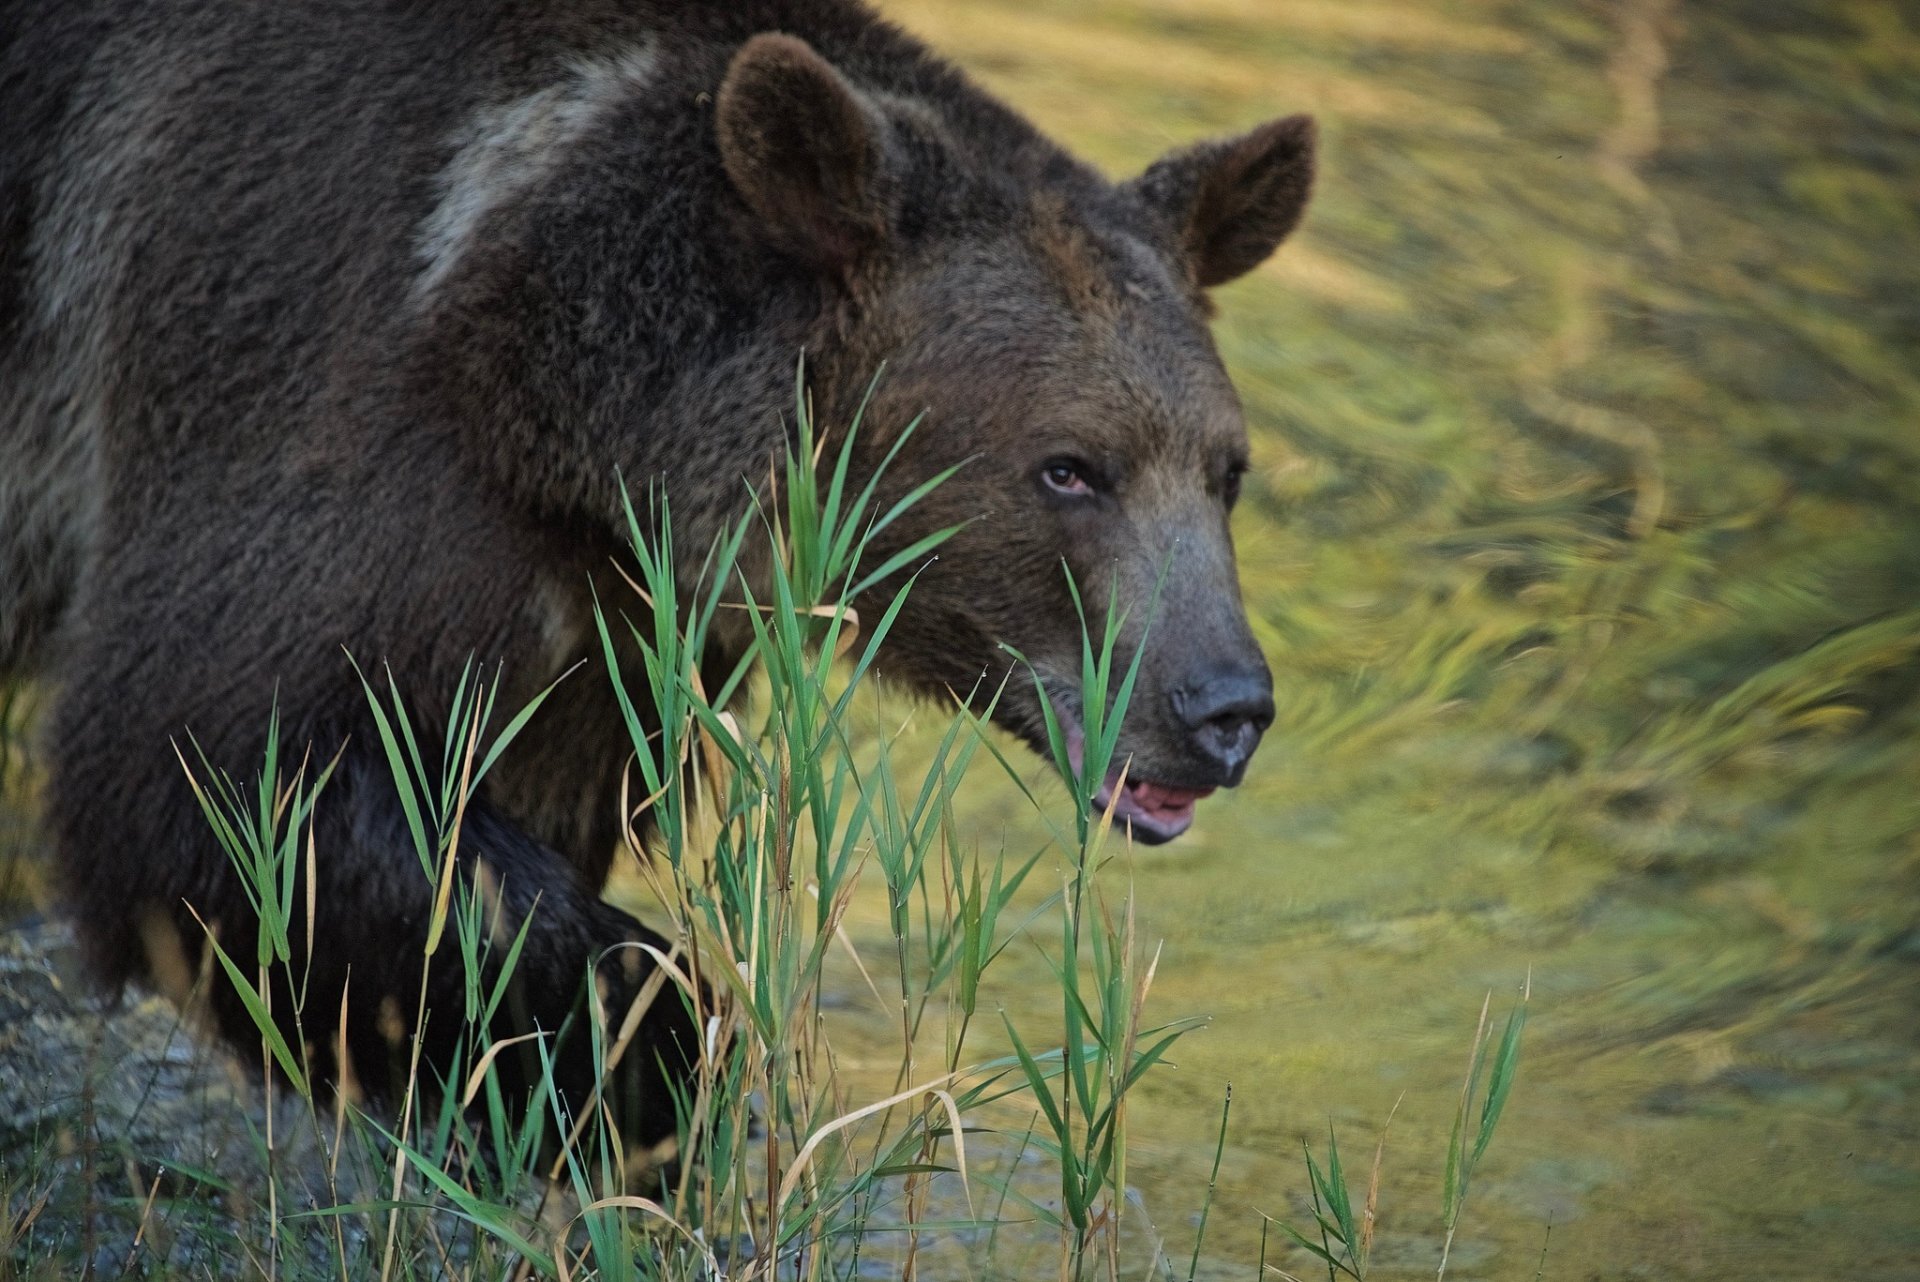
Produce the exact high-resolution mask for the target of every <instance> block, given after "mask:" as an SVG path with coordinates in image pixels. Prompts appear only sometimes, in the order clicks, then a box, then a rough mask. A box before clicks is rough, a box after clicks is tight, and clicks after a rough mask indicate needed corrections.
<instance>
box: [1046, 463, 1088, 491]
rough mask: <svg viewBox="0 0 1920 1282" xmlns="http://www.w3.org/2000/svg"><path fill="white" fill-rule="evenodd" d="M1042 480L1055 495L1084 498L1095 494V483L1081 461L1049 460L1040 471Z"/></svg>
mask: <svg viewBox="0 0 1920 1282" xmlns="http://www.w3.org/2000/svg"><path fill="white" fill-rule="evenodd" d="M1040 479H1041V481H1042V482H1044V483H1045V484H1046V487H1047V488H1048V489H1050V490H1052V491H1053V492H1054V493H1055V494H1064V495H1066V496H1068V497H1070V498H1084V497H1086V496H1087V495H1089V494H1092V493H1093V481H1092V479H1091V477H1090V476H1089V473H1088V468H1087V465H1086V464H1085V463H1082V462H1081V461H1080V460H1079V459H1073V458H1056V459H1048V460H1047V462H1046V465H1045V466H1044V467H1042V468H1041V469H1040Z"/></svg>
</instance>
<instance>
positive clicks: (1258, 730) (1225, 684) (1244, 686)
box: [1172, 664, 1273, 788]
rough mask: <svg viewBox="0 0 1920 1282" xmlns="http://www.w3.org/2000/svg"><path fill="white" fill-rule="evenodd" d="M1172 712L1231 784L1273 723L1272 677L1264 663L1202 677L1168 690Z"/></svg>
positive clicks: (1223, 780)
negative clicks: (1262, 735)
mask: <svg viewBox="0 0 1920 1282" xmlns="http://www.w3.org/2000/svg"><path fill="white" fill-rule="evenodd" d="M1172 699H1173V713H1174V715H1175V716H1176V717H1178V718H1179V719H1180V724H1181V725H1183V726H1185V727H1186V728H1187V732H1188V734H1189V735H1190V736H1191V738H1192V741H1193V745H1194V747H1195V748H1197V749H1199V751H1200V753H1201V755H1202V756H1204V757H1206V758H1207V759H1208V760H1209V761H1210V762H1211V763H1212V764H1213V765H1214V766H1215V767H1216V768H1217V769H1218V770H1219V771H1220V773H1221V776H1222V779H1221V782H1222V784H1223V785H1224V786H1225V787H1228V788H1231V787H1233V786H1234V785H1235V784H1237V783H1239V782H1240V776H1241V775H1242V774H1244V773H1245V772H1246V768H1247V761H1248V760H1249V759H1250V758H1251V757H1252V756H1253V750H1254V749H1255V748H1256V747H1258V746H1259V744H1260V736H1261V734H1262V733H1264V732H1265V730H1266V728H1267V727H1268V726H1270V725H1272V724H1273V678H1272V677H1271V676H1269V675H1268V673H1267V668H1266V665H1265V664H1261V665H1260V666H1259V667H1258V668H1235V669H1231V670H1227V671H1220V672H1215V673H1212V674H1210V675H1207V676H1203V677H1202V678H1201V679H1200V680H1198V681H1195V682H1193V683H1191V684H1189V685H1185V686H1181V687H1179V688H1177V689H1175V690H1174V691H1173V694H1172Z"/></svg>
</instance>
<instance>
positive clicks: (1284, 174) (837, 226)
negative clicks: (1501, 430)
mask: <svg viewBox="0 0 1920 1282" xmlns="http://www.w3.org/2000/svg"><path fill="white" fill-rule="evenodd" d="M945 88H946V90H947V91H946V92H942V91H941V86H939V85H935V86H934V89H933V91H932V92H926V91H925V89H924V87H919V91H914V90H915V89H916V87H914V86H903V87H902V88H901V90H900V91H898V92H896V91H892V90H881V89H876V88H873V87H870V86H866V85H861V86H856V84H855V83H854V81H853V79H852V78H851V77H849V76H848V75H845V74H843V73H842V72H841V71H839V70H838V69H836V68H835V67H834V66H833V65H832V64H831V63H829V62H828V61H827V60H826V59H824V58H822V57H821V56H820V55H819V54H818V53H816V52H815V51H814V49H813V48H812V47H810V46H809V45H807V44H806V43H804V42H802V41H800V40H797V39H795V38H792V37H789V36H783V35H762V36H757V37H755V38H754V39H752V40H750V41H748V42H747V43H746V44H745V45H744V47H742V48H741V49H740V50H739V51H738V53H737V54H735V56H734V57H733V60H732V63H731V65H730V66H729V68H728V70H727V74H726V78H725V80H724V82H723V84H722V87H721V89H720V92H719V94H718V96H717V101H716V103H715V130H716V140H717V143H718V146H719V148H720V153H721V158H722V161H723V163H724V165H725V168H726V172H727V176H728V178H729V179H730V180H731V182H732V185H733V187H734V188H735V190H736V192H737V193H738V195H739V197H740V198H741V201H742V203H743V205H744V206H745V209H746V210H747V211H748V215H749V217H750V218H751V226H752V234H754V235H757V236H760V237H762V238H763V239H764V241H765V242H766V243H768V244H770V245H773V246H776V247H777V248H778V251H779V252H781V253H783V254H785V255H787V256H789V257H791V258H792V259H794V260H797V261H799V262H802V263H804V264H806V265H807V266H808V267H809V268H810V269H811V270H813V271H815V272H817V273H818V274H819V276H820V277H821V278H822V280H823V281H824V282H826V284H827V287H828V291H829V293H830V295H831V296H832V297H833V299H834V302H833V303H832V304H831V310H832V311H833V312H834V315H835V318H836V319H835V323H834V327H833V341H832V342H831V344H830V345H829V350H827V351H824V352H819V353H810V354H809V362H810V367H811V372H812V374H813V375H814V378H815V380H816V386H815V392H816V395H817V397H818V398H819V401H820V405H821V408H822V410H823V412H824V413H823V416H826V417H830V418H832V419H833V420H835V421H841V422H844V421H845V420H846V419H847V417H849V416H850V415H851V412H852V410H853V408H854V406H855V405H856V404H857V403H858V401H859V400H860V398H861V396H862V395H863V394H864V393H865V392H866V389H867V385H868V380H869V377H870V376H871V375H872V373H873V371H874V370H875V369H876V368H877V367H879V366H881V365H882V364H883V363H884V365H885V371H886V372H885V374H884V376H883V377H882V378H881V379H880V380H879V383H878V386H877V390H876V391H875V392H874V393H873V401H872V403H871V404H870V405H869V406H868V407H867V409H866V413H865V419H864V421H865V423H866V424H868V425H870V426H869V428H867V429H863V432H862V437H863V438H864V439H859V440H856V442H855V448H856V450H857V451H858V452H859V454H858V457H859V458H860V460H861V465H862V466H864V467H866V468H867V469H868V470H869V471H871V470H872V469H874V468H876V467H878V465H879V462H880V460H881V458H882V457H883V456H884V455H885V454H886V453H887V452H888V451H889V450H890V449H891V448H893V446H894V445H895V444H896V437H895V436H893V435H891V434H890V433H889V430H888V429H891V430H893V431H897V429H898V428H899V427H900V426H901V425H903V424H905V423H907V422H908V421H910V420H911V419H913V418H914V417H915V416H916V415H918V414H920V413H921V412H922V411H925V413H926V420H925V421H924V422H923V423H922V424H921V426H920V427H919V428H917V429H916V430H915V432H914V433H913V434H912V435H911V436H910V437H909V438H908V439H907V440H906V442H905V443H904V444H903V445H902V446H901V448H900V450H899V453H898V455H897V456H896V457H895V458H894V460H893V462H892V464H891V465H890V467H889V468H888V469H887V471H886V474H885V478H884V482H883V492H884V493H885V494H886V495H887V496H888V497H889V498H891V497H897V496H898V495H900V494H903V493H905V492H907V491H908V490H910V489H911V488H913V487H914V486H916V485H918V484H919V483H920V482H921V481H923V480H925V479H926V478H928V477H930V476H933V475H935V474H936V473H937V472H939V471H941V470H942V469H945V468H947V467H949V466H951V465H953V464H960V467H959V470H958V471H957V472H956V473H955V475H954V476H953V477H952V478H951V479H949V480H948V481H946V482H945V483H944V484H943V485H941V486H940V487H939V488H937V489H936V490H935V491H934V492H933V493H932V494H931V496H929V497H928V498H926V499H924V500H923V501H922V502H921V503H920V504H919V505H918V506H917V507H915V508H914V509H913V510H912V512H911V514H910V515H909V516H908V517H906V518H903V520H902V521H900V522H899V523H897V525H896V527H895V528H892V529H889V530H888V531H887V532H886V535H885V538H884V542H885V544H886V547H887V548H898V547H904V546H907V545H908V544H909V543H910V542H911V541H912V540H914V539H915V538H917V537H919V536H920V535H922V534H924V533H926V532H927V531H929V530H935V529H940V528H943V527H946V526H949V525H956V524H958V525H962V526H963V528H962V529H961V530H960V532H959V533H958V534H957V535H956V536H955V537H954V538H953V539H952V540H951V541H950V542H948V543H947V544H946V545H945V546H944V547H942V549H941V550H940V552H939V554H938V558H937V560H936V561H934V562H933V563H932V564H930V565H928V566H926V567H925V568H924V569H923V570H922V572H921V574H920V577H919V579H918V580H917V582H916V583H915V585H914V587H913V589H912V592H911V594H910V597H909V599H908V602H907V605H906V607H905V609H904V611H903V612H902V614H901V615H900V617H899V619H898V621H897V622H896V624H895V625H894V628H893V631H892V633H891V636H890V639H889V642H888V644H887V647H886V650H885V653H884V661H885V670H886V671H887V672H888V673H889V674H890V675H891V676H893V677H895V678H896V679H899V680H902V681H904V682H906V683H907V684H909V685H911V686H914V687H916V688H918V689H921V690H923V691H927V692H930V693H934V694H936V695H943V694H944V692H946V691H949V690H951V691H954V692H957V693H959V694H962V695H965V694H967V693H969V692H984V694H983V695H982V697H985V696H990V695H991V694H992V693H993V692H995V691H996V690H1001V687H1002V683H1003V678H1006V677H1007V676H1008V674H1009V673H1011V674H1012V679H1008V680H1004V690H1003V691H1001V693H1000V696H999V699H998V702H997V705H996V708H995V714H994V715H995V718H996V720H998V721H999V722H1000V723H1001V724H1002V725H1004V726H1005V727H1006V728H1008V729H1010V730H1012V731H1013V732H1015V733H1016V734H1018V735H1020V736H1021V737H1023V738H1024V739H1025V740H1026V741H1027V742H1028V743H1029V744H1031V745H1033V746H1034V747H1035V748H1036V749H1038V750H1040V751H1041V752H1042V753H1043V754H1044V753H1045V752H1046V751H1047V738H1046V730H1045V716H1044V713H1043V710H1042V700H1043V699H1045V700H1047V701H1050V702H1051V703H1052V705H1053V708H1054V709H1055V711H1056V712H1057V714H1058V717H1059V720H1060V723H1061V724H1062V726H1063V727H1065V729H1066V732H1067V738H1068V741H1069V744H1070V746H1071V749H1072V751H1073V752H1074V753H1075V754H1077V753H1078V752H1079V750H1080V746H1081V734H1080V727H1081V724H1082V718H1083V696H1082V691H1081V654H1082V640H1081V637H1082V633H1081V628H1082V624H1081V618H1082V610H1083V609H1084V615H1085V618H1086V619H1087V621H1088V623H1089V624H1090V625H1091V626H1092V627H1093V629H1094V631H1095V635H1096V640H1098V637H1099V633H1100V630H1101V626H1102V621H1103V620H1104V619H1105V618H1106V617H1107V615H1108V611H1109V607H1110V606H1111V607H1112V608H1113V610H1114V612H1115V614H1116V615H1117V616H1118V617H1121V618H1122V619H1123V624H1122V627H1121V630H1120V634H1119V635H1118V636H1117V637H1116V638H1115V642H1116V650H1117V652H1118V654H1119V655H1120V656H1121V666H1122V670H1124V662H1125V659H1126V657H1127V656H1130V655H1131V654H1132V653H1133V651H1134V649H1135V647H1136V646H1139V647H1143V649H1142V660H1141V664H1140V670H1139V676H1138V682H1137V685H1136V687H1135V690H1134V692H1133V697H1132V701H1131V705H1130V709H1129V712H1128V714H1127V717H1126V721H1125V724H1124V727H1123V729H1122V731H1121V734H1120V738H1119V742H1118V748H1117V751H1116V754H1115V756H1114V772H1113V774H1112V775H1110V776H1109V778H1108V780H1107V783H1106V786H1105V788H1104V789H1103V790H1102V795H1101V796H1100V797H1099V799H1098V800H1099V802H1100V804H1102V805H1105V804H1107V803H1108V802H1110V801H1112V802H1113V805H1114V814H1115V817H1116V820H1117V821H1119V822H1122V823H1124V824H1126V825H1128V826H1129V827H1130V828H1131V830H1132V832H1133V835H1134V836H1135V837H1136V838H1138V839H1140V840H1143V841H1148V842H1161V841H1166V840H1169V839H1171V838H1173V837H1175V836H1177V835H1179V834H1180V833H1181V832H1183V831H1185V830H1186V828H1187V827H1188V826H1189V824H1190V823H1191V822H1192V819H1193V810H1194V804H1195V802H1196V801H1197V800H1199V799H1200V798H1201V797H1204V796H1205V795H1206V794H1207V793H1209V792H1211V791H1212V790H1214V789H1215V788H1220V787H1231V786H1233V785H1235V784H1237V783H1238V782H1240V779H1241V777H1242V775H1243V773H1244V772H1245V769H1246V766H1247V762H1248V759H1249V758H1250V757H1251V756H1252V754H1253V751H1254V749H1255V747H1256V746H1257V745H1258V743H1259V740H1260V737H1261V734H1262V733H1263V732H1264V731H1265V730H1266V728H1267V726H1268V725H1269V724H1270V723H1271V721H1272V719H1273V697H1272V681H1271V678H1270V676H1269V673H1268V669H1267V665H1266V663H1265V661H1264V659H1263V658H1262V656H1261V653H1260V650H1259V648H1258V647H1257V646H1256V644H1255V642H1254V639H1253V636H1252V634H1251V632H1250V630H1249V628H1248V625H1247V619H1246V614H1245V610H1244V609H1243V607H1242V604H1241V599H1240V587H1239V582H1238V578H1237V575H1236V570H1235V564H1234V552H1233V542H1232V536H1231V533H1230V531H1229V528H1228V521H1229V517H1230V515H1231V513H1232V511H1233V507H1234V502H1235V500H1236V498H1237V497H1238V495H1239V490H1240V482H1241V477H1242V475H1243V474H1244V473H1245V471H1246V470H1247V465H1248V455H1247V435H1246V428H1245V425H1244V423H1243V421H1242V416H1241V411H1240V405H1239V401H1238V399H1237V398H1236V396H1235V394H1234V391H1233V388H1232V386H1231V385H1230V383H1229V382H1228V379H1227V375H1226V372H1225V370H1224V369H1223V368H1222V366H1221V362H1220V358H1219V356H1218V354H1217V352H1216V351H1215V348H1214V345H1213V342H1212V340H1211V338H1210V336H1209V333H1208V324H1207V322H1208V317H1209V315H1210V311H1211V309H1210V306H1209V303H1208V300H1207V297H1206V291H1207V290H1208V289H1210V288H1211V287H1213V286H1215V285H1219V284H1221V283H1223V282H1225V281H1229V280H1232V279H1233V278H1235V277H1237V276H1240V275H1241V274H1243V273H1245V272H1247V271H1248V270H1250V269H1252V268H1253V267H1255V266H1257V265H1258V264H1259V263H1260V262H1261V261H1263V260H1264V259H1265V258H1266V257H1267V256H1268V255H1269V254H1270V253H1271V252H1273V250H1274V248H1275V247H1276V246H1277V245H1278V244H1279V242H1280V241H1281V240H1282V239H1283V238H1284V237H1285V236H1286V235H1287V234H1288V233H1289V232H1290V231H1292V230H1293V228H1294V226H1295V225H1296V224H1297V223H1298V221H1299V219H1300V215H1301V212H1302V210H1303V208H1304V206H1305V203H1306V200H1307V194H1308V189H1309V186H1310V183H1311V178H1312V171H1313V150H1314V128H1313V124H1312V121H1311V120H1309V119H1308V118H1306V117H1302V116H1293V117H1288V118H1285V119H1281V120H1276V121H1273V122H1271V123H1269V124H1266V125H1263V126H1261V127H1260V128H1257V129H1255V130H1253V131H1252V132H1250V133H1247V134H1244V135H1241V136H1239V137H1235V138H1230V139H1226V140H1222V141H1216V142H1209V143H1204V144H1201V145H1198V146H1194V147H1189V148H1186V149H1184V150H1181V151H1177V152H1174V153H1173V154H1171V155H1169V156H1167V157H1165V158H1164V159H1162V160H1160V161H1159V162H1157V163H1155V164H1154V165H1152V166H1151V167H1149V168H1148V169H1147V170H1146V172H1145V173H1143V174H1141V175H1140V176H1139V177H1137V178H1135V179H1134V180H1132V181H1130V182H1126V183H1122V184H1118V185H1115V184H1111V183H1108V182H1106V181H1105V180H1103V179H1101V178H1100V177H1099V176H1097V175H1095V174H1094V173H1092V172H1091V171H1090V170H1089V169H1087V168H1086V167H1084V166H1082V165H1081V164H1079V163H1078V162H1076V161H1074V160H1072V159H1071V158H1070V157H1068V156H1067V155H1065V154H1064V153H1063V152H1061V151H1060V150H1059V149H1058V148H1056V147H1054V146H1052V145H1051V144H1049V143H1047V142H1046V141H1045V139H1044V138H1041V137H1040V136H1039V135H1038V134H1037V133H1034V132H1033V131H1031V130H1030V129H1028V128H1027V127H1025V126H1024V124H1022V123H1021V122H1019V121H1018V119H1017V117H1013V116H1012V114H1011V113H1009V112H1006V111H1005V110H1004V109H1003V108H998V107H997V106H995V104H993V103H992V101H991V100H990V99H986V98H985V97H984V96H983V95H979V94H977V92H974V91H970V90H968V91H965V92H952V89H953V82H949V83H948V84H947V85H946V86H945ZM883 550H884V549H883ZM1070 580H1071V583H1072V584H1073V585H1077V588H1078V592H1079V594H1080V597H1081V603H1080V605H1079V606H1076V603H1075V600H1074V596H1073V587H1070ZM1015 655H1017V656H1019V657H1018V658H1017V659H1016V658H1015V657H1014V656H1015ZM1022 661H1024V663H1025V664H1026V665H1030V667H1031V670H1032V672H1033V673H1034V674H1035V675H1037V677H1038V682H1037V683H1036V682H1035V681H1034V680H1032V679H1029V678H1028V677H1027V676H1026V675H1025V671H1024V668H1023V667H1022ZM1116 680H1117V678H1116ZM1042 690H1044V694H1042V692H1041V691H1042ZM1122 768H1124V770H1125V775H1124V785H1123V786H1122V784H1121V774H1120V772H1121V770H1122ZM1115 787H1120V795H1119V797H1118V799H1117V800H1115V799H1114V798H1113V796H1112V792H1113V789H1114V788H1115Z"/></svg>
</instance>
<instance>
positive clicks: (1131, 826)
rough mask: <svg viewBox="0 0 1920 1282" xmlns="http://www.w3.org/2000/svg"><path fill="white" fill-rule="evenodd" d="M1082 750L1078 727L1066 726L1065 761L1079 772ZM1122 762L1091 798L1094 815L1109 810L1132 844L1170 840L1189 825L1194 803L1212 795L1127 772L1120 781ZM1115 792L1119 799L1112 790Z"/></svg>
mask: <svg viewBox="0 0 1920 1282" xmlns="http://www.w3.org/2000/svg"><path fill="white" fill-rule="evenodd" d="M1085 748H1086V740H1085V737H1084V736H1083V735H1082V734H1081V732H1080V728H1079V727H1078V726H1075V725H1073V724H1072V723H1069V724H1068V726H1067V760H1068V761H1069V762H1070V763H1071V764H1072V766H1073V768H1074V769H1075V770H1078V769H1080V763H1081V761H1082V760H1083V759H1084V756H1085ZM1123 769H1124V763H1121V764H1119V765H1115V766H1114V767H1113V769H1112V770H1110V771H1108V772H1107V777H1106V780H1105V781H1104V782H1103V783H1101V785H1100V790H1099V791H1098V792H1096V793H1095V794H1094V795H1093V809H1094V812H1095V813H1096V814H1105V813H1106V812H1107V808H1108V807H1109V806H1111V807H1112V808H1113V821H1114V822H1115V823H1116V824H1121V825H1123V826H1124V827H1125V829H1126V831H1127V832H1129V833H1131V834H1132V836H1133V839H1134V840H1135V841H1138V842H1141V843H1143V844H1145V845H1149V846H1157V845H1160V844H1161V843H1162V842H1167V841H1172V840H1173V839H1174V838H1175V837H1178V836H1179V835H1180V834H1181V833H1183V832H1185V831H1186V830H1187V829H1188V828H1191V827H1192V826H1193V807H1194V803H1196V802H1198V801H1200V800H1201V799H1202V798H1204V797H1209V796H1211V795H1213V789H1212V788H1181V787H1177V786H1175V785H1173V784H1165V783H1155V782H1154V781H1153V780H1151V779H1136V778H1134V777H1133V776H1132V775H1131V774H1130V773H1129V774H1128V775H1127V778H1126V781H1125V782H1124V783H1122V782H1121V774H1122V772H1123ZM1116 788H1118V789H1119V796H1118V798H1116V797H1115V796H1114V790H1115V789H1116Z"/></svg>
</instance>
